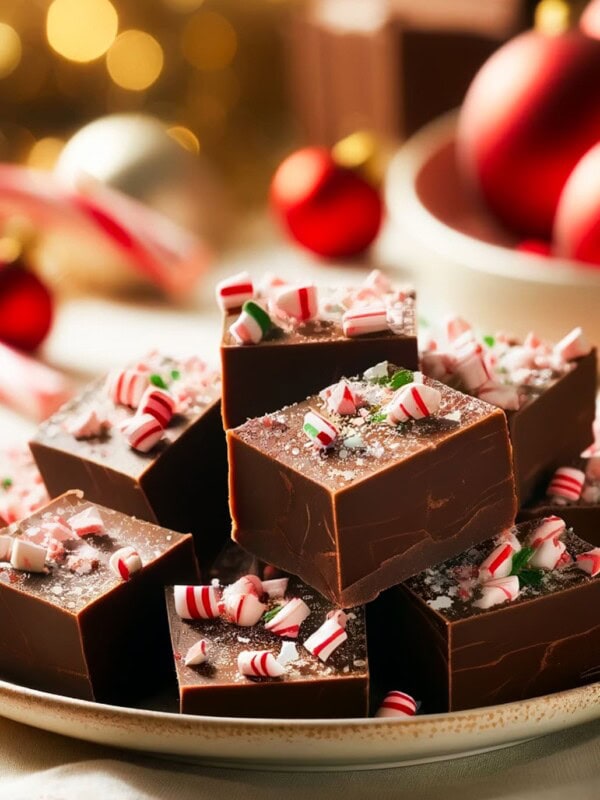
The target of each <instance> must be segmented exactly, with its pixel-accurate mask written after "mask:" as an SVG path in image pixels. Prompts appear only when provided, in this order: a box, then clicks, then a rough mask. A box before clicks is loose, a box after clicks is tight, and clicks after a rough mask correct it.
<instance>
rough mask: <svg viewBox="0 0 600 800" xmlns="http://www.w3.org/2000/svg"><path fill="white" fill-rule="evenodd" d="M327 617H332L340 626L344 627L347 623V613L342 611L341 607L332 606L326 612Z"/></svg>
mask: <svg viewBox="0 0 600 800" xmlns="http://www.w3.org/2000/svg"><path fill="white" fill-rule="evenodd" d="M327 619H333V620H335V622H337V624H338V625H339V626H340V627H341V628H345V627H346V625H347V624H348V614H346V612H345V611H342V609H341V608H334V609H332V610H331V611H328V612H327Z"/></svg>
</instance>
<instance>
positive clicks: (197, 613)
mask: <svg viewBox="0 0 600 800" xmlns="http://www.w3.org/2000/svg"><path fill="white" fill-rule="evenodd" d="M220 595H221V591H220V589H219V588H218V587H217V586H213V585H212V584H211V585H210V586H174V587H173V597H174V600H175V611H176V612H177V614H178V616H180V617H181V619H214V618H215V617H218V616H219V600H220V599H221V597H220Z"/></svg>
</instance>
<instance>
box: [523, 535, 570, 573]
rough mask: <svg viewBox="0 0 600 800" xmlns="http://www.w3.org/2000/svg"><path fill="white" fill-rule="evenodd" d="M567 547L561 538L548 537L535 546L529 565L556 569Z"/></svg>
mask: <svg viewBox="0 0 600 800" xmlns="http://www.w3.org/2000/svg"><path fill="white" fill-rule="evenodd" d="M566 549H567V545H566V544H565V543H564V542H561V541H560V539H557V538H552V539H546V540H545V541H544V542H542V543H541V544H539V545H538V546H537V547H536V548H535V551H534V553H533V555H532V556H531V558H530V559H529V561H528V562H527V565H528V566H530V567H536V568H537V569H556V567H557V566H558V564H559V562H560V561H561V559H562V557H563V553H565V552H566Z"/></svg>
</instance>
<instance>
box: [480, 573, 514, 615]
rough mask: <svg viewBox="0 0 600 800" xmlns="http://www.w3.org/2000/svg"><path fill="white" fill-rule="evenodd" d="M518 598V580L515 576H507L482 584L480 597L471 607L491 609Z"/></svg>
mask: <svg viewBox="0 0 600 800" xmlns="http://www.w3.org/2000/svg"><path fill="white" fill-rule="evenodd" d="M518 596H519V579H518V577H517V576H516V575H508V576H506V577H504V578H494V579H492V580H491V581H486V582H485V583H484V584H482V586H481V597H480V598H479V600H476V601H475V602H474V603H473V605H474V606H476V607H477V608H482V609H485V608H492V606H497V605H500V604H501V603H506V601H507V600H516V598H517V597H518Z"/></svg>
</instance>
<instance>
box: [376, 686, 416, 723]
mask: <svg viewBox="0 0 600 800" xmlns="http://www.w3.org/2000/svg"><path fill="white" fill-rule="evenodd" d="M416 713H417V703H416V701H415V700H414V698H412V697H411V696H410V695H409V694H406V693H405V692H397V691H394V692H388V693H387V694H386V696H385V700H384V701H383V703H382V704H381V705H380V706H379V710H378V711H377V713H376V714H375V716H376V717H380V718H386V717H387V718H392V717H414V715H415V714H416Z"/></svg>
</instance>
